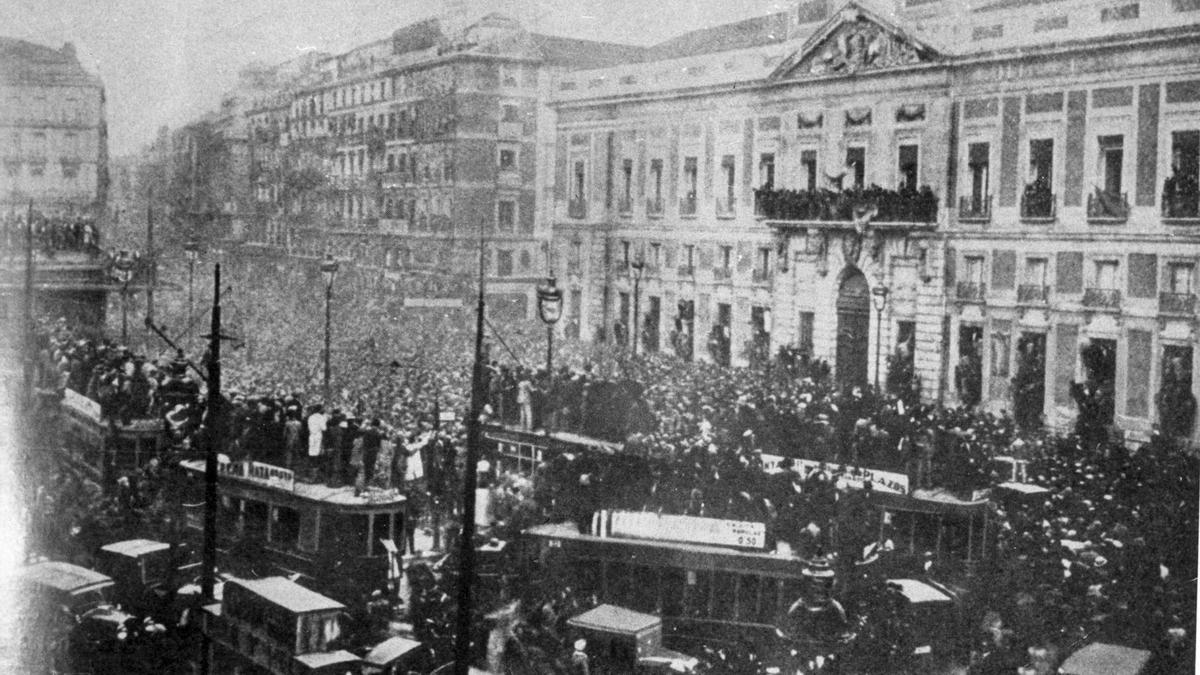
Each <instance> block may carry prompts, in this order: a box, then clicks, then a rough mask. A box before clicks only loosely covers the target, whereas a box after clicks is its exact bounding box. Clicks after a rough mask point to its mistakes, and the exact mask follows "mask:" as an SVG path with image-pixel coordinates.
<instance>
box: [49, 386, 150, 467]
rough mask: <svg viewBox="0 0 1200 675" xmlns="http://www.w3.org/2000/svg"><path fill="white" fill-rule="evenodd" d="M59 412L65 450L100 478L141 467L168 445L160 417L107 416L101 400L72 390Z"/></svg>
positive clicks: (58, 425) (64, 397)
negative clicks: (101, 407)
mask: <svg viewBox="0 0 1200 675" xmlns="http://www.w3.org/2000/svg"><path fill="white" fill-rule="evenodd" d="M58 411H59V414H58V420H57V421H58V424H57V425H56V427H57V428H56V431H57V433H59V434H61V437H62V440H63V443H62V444H61V445H62V448H63V450H64V452H65V453H66V455H67V457H68V458H69V459H71V460H72V461H74V462H76V463H79V464H82V465H85V466H86V467H87V468H88V469H89V470H90V471H91V472H92V473H93V474H95V475H96V477H98V478H102V479H104V480H111V479H113V478H115V477H116V476H117V475H119V474H120V473H121V472H124V471H130V470H134V469H138V468H140V467H142V466H144V465H145V464H146V462H147V461H149V460H150V458H152V457H156V456H158V454H159V453H160V452H161V451H162V450H163V449H164V448H165V447H166V441H167V438H166V435H165V433H164V425H163V421H162V419H161V418H150V417H147V418H132V419H129V420H116V419H108V418H105V417H103V416H102V415H101V411H100V404H99V403H97V402H96V401H94V400H92V399H90V398H88V397H86V396H84V395H82V394H80V393H78V392H76V391H74V390H72V389H67V390H66V391H65V392H64V394H63V398H62V401H61V402H60V403H59V407H58Z"/></svg>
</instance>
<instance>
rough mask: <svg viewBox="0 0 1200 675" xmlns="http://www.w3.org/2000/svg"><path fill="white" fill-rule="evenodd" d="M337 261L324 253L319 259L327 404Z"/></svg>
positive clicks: (328, 399) (328, 400)
mask: <svg viewBox="0 0 1200 675" xmlns="http://www.w3.org/2000/svg"><path fill="white" fill-rule="evenodd" d="M337 271H338V262H337V261H336V260H334V259H333V254H331V253H326V254H325V260H322V261H321V276H322V277H324V279H325V385H324V397H325V398H324V403H325V405H329V402H330V398H329V316H330V315H329V306H330V300H331V299H332V298H333V280H334V277H336V276H337Z"/></svg>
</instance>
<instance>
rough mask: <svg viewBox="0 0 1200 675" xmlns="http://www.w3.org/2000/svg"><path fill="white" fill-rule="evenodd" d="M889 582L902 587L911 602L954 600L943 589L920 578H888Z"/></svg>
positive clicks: (901, 589) (902, 591) (903, 592)
mask: <svg viewBox="0 0 1200 675" xmlns="http://www.w3.org/2000/svg"><path fill="white" fill-rule="evenodd" d="M888 583H889V584H894V585H896V586H898V587H899V588H900V592H901V593H902V594H903V595H904V597H905V598H908V601H909V602H911V603H914V604H915V603H920V602H952V601H953V600H954V598H951V597H950V595H949V594H948V593H946V592H945V591H943V590H942V589H940V588H938V587H936V586H933V585H932V584H928V583H926V582H924V581H921V580H919V579H888Z"/></svg>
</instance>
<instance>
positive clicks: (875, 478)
mask: <svg viewBox="0 0 1200 675" xmlns="http://www.w3.org/2000/svg"><path fill="white" fill-rule="evenodd" d="M762 461H763V470H765V471H767V472H768V473H775V472H778V471H782V470H783V469H782V468H781V464H782V462H783V457H781V456H779V455H767V454H764V455H763V456H762ZM792 471H795V472H796V473H798V474H800V476H801V477H807V476H809V475H811V474H813V473H818V472H824V473H825V474H826V475H827V476H829V477H830V478H831V479H832V480H834V481H839V482H841V483H844V484H845V485H846V487H849V488H853V489H856V490H861V489H863V486H865V485H866V484H867V483H868V482H869V483H871V487H872V488H873V489H875V490H882V491H884V492H894V493H896V494H898V495H906V494H908V493H909V485H908V476H906V475H904V474H902V473H896V472H895V471H880V470H879V469H867V468H863V467H860V466H846V465H844V464H833V463H831V462H818V461H816V460H811V459H792Z"/></svg>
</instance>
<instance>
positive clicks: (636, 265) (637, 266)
mask: <svg viewBox="0 0 1200 675" xmlns="http://www.w3.org/2000/svg"><path fill="white" fill-rule="evenodd" d="M629 268H630V269H632V270H633V355H634V356H637V352H638V314H639V313H640V312H641V309H640V307H639V305H640V301H641V297H642V296H641V292H642V274H643V273H644V272H645V271H646V261H645V260H642V258H641V256H639V257H638V259H637V260H635V261H633V262H631V263H629Z"/></svg>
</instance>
